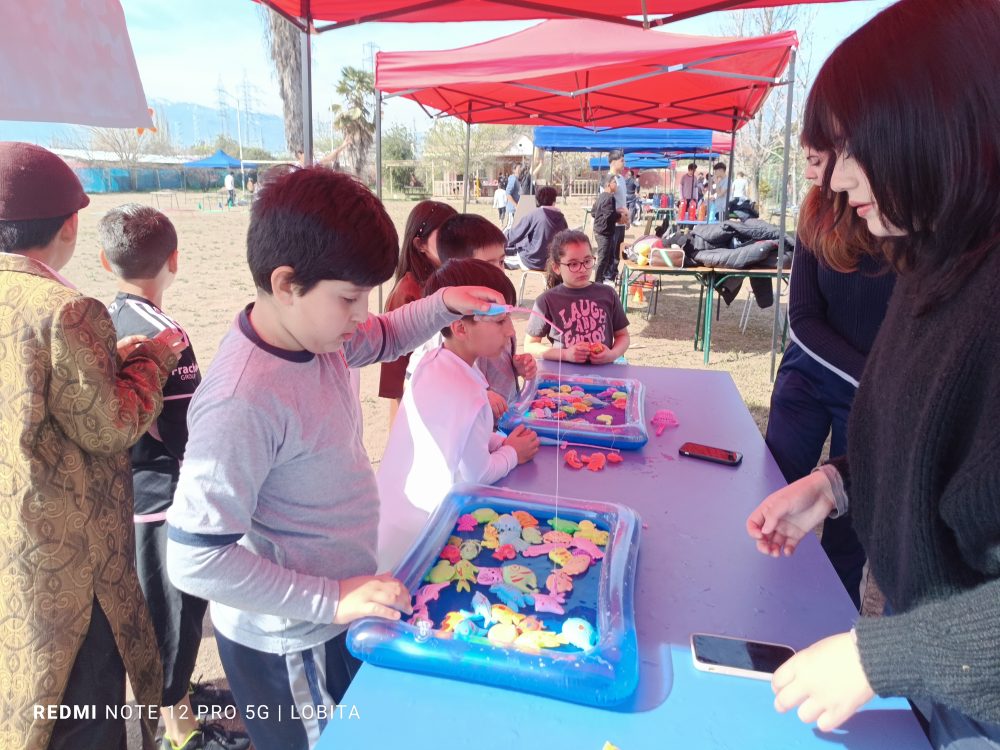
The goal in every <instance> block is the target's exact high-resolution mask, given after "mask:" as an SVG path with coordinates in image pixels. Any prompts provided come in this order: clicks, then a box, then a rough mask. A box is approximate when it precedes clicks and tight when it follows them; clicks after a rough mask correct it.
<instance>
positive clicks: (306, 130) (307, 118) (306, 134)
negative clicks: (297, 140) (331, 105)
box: [299, 29, 313, 167]
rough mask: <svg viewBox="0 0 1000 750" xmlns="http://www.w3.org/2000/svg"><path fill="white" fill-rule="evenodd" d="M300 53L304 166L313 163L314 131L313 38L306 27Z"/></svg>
mask: <svg viewBox="0 0 1000 750" xmlns="http://www.w3.org/2000/svg"><path fill="white" fill-rule="evenodd" d="M299 53H300V54H301V56H302V166H304V167H309V166H312V163H313V132H312V39H310V37H309V30H308V29H306V30H305V31H303V32H302V36H300V37H299Z"/></svg>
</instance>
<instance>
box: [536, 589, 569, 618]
mask: <svg viewBox="0 0 1000 750" xmlns="http://www.w3.org/2000/svg"><path fill="white" fill-rule="evenodd" d="M532 598H533V599H534V604H535V612H551V613H552V614H554V615H562V614H566V610H564V609H563V607H562V605H563V604H565V603H566V597H565V596H564V595H563V594H535V595H534V596H533V597H532Z"/></svg>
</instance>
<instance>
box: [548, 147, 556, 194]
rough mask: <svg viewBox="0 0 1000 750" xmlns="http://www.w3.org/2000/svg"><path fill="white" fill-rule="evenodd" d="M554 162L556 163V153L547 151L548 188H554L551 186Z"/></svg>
mask: <svg viewBox="0 0 1000 750" xmlns="http://www.w3.org/2000/svg"><path fill="white" fill-rule="evenodd" d="M555 161H556V152H555V151H549V187H555V186H554V185H553V184H552V170H553V168H554V167H555Z"/></svg>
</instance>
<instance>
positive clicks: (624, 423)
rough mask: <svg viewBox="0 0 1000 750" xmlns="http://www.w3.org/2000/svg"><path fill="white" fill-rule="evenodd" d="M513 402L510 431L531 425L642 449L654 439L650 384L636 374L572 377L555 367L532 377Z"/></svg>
mask: <svg viewBox="0 0 1000 750" xmlns="http://www.w3.org/2000/svg"><path fill="white" fill-rule="evenodd" d="M521 393H522V396H521V398H520V399H519V400H518V401H516V402H514V403H512V404H510V406H509V407H508V409H507V412H506V413H505V414H504V415H503V417H501V419H500V424H499V429H500V430H502V431H503V432H505V433H508V434H509V433H510V432H511V430H513V429H514V428H515V427H517V426H518V425H521V424H523V425H525V426H526V427H530V428H531V429H532V430H534V431H535V432H537V433H538V434H539V435H540V436H542V437H544V438H548V439H550V440H559V441H564V440H568V441H570V442H574V443H583V444H586V445H593V446H596V447H600V448H619V449H621V450H638V449H639V448H642V446H644V445H645V444H646V441H648V440H649V433H648V432H647V431H646V424H645V417H644V409H643V401H644V400H645V389H644V387H643V385H642V383H641V382H639V381H638V380H635V379H632V378H605V377H599V376H593V377H579V376H576V377H567V378H563V379H562V380H559V379H558V378H556V377H555V376H553V375H552V374H551V373H546V374H544V375H541V376H539V378H538V379H537V380H535V381H531V382H529V383H527V384H526V385H525V386H524V388H523V389H522V391H521Z"/></svg>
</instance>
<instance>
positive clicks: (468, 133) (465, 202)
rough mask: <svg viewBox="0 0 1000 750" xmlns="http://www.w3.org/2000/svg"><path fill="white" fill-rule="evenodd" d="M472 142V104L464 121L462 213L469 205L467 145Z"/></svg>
mask: <svg viewBox="0 0 1000 750" xmlns="http://www.w3.org/2000/svg"><path fill="white" fill-rule="evenodd" d="M471 142H472V104H469V119H468V120H466V121H465V174H463V175H462V213H463V214H464V213H465V210H466V209H467V208H468V207H469V147H470V144H471Z"/></svg>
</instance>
